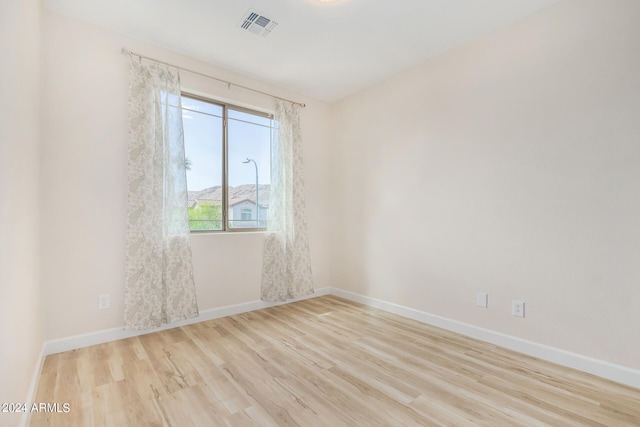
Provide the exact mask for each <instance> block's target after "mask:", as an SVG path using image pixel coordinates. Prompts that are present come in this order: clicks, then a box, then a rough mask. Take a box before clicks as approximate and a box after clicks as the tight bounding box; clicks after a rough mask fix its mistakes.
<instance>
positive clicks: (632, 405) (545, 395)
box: [30, 296, 640, 427]
mask: <svg viewBox="0 0 640 427" xmlns="http://www.w3.org/2000/svg"><path fill="white" fill-rule="evenodd" d="M36 400H37V401H38V402H51V403H59V404H63V403H69V405H70V407H71V411H70V412H69V413H51V412H42V413H34V414H32V417H31V424H30V425H31V426H32V427H52V426H54V427H55V426H65V427H68V426H82V427H90V426H104V427H111V426H117V427H122V426H158V427H185V426H196V427H199V426H231V427H242V426H305V427H306V426H327V427H333V426H374V427H375V426H478V425H485V426H527V427H528V426H639V425H640V390H637V389H634V388H631V387H627V386H624V385H620V384H616V383H614V382H611V381H607V380H604V379H602V378H598V377H595V376H592V375H588V374H585V373H582V372H578V371H574V370H571V369H568V368H565V367H562V366H558V365H554V364H551V363H548V362H545V361H542V360H539V359H535V358H533V357H530V356H526V355H522V354H518V353H515V352H513V351H510V350H507V349H503V348H500V347H496V346H495V345H492V344H490V343H486V342H482V341H478V340H475V339H472V338H468V337H464V336H461V335H458V334H455V333H453V332H450V331H445V330H442V329H438V328H435V327H431V326H429V325H425V324H422V323H419V322H417V321H414V320H410V319H406V318H403V317H400V316H396V315H393V314H390V313H387V312H383V311H380V310H377V309H374V308H371V307H366V306H363V305H360V304H356V303H353V302H351V301H347V300H344V299H341V298H337V297H334V296H326V297H318V298H313V299H309V300H305V301H300V302H296V303H291V304H287V305H282V306H277V307H272V308H268V309H264V310H258V311H254V312H250V313H244V314H239V315H236V316H230V317H226V318H221V319H215V320H210V321H206V322H202V323H198V324H194V325H189V326H185V327H180V328H174V329H170V330H166V331H161V332H155V333H152V334H147V335H142V336H139V337H134V338H129V339H126V340H121V341H116V342H111V343H106V344H101V345H97V346H93V347H87V348H83V349H80V350H74V351H70V352H65V353H60V354H54V355H50V356H47V358H46V359H45V361H44V364H43V368H42V372H41V375H40V382H39V386H38V390H37V393H36Z"/></svg>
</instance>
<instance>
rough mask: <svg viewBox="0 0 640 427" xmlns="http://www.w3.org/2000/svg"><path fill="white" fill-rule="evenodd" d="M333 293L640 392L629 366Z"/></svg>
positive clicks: (639, 379)
mask: <svg viewBox="0 0 640 427" xmlns="http://www.w3.org/2000/svg"><path fill="white" fill-rule="evenodd" d="M330 293H331V294H332V295H335V296H337V297H341V298H345V299H348V300H350V301H354V302H358V303H361V304H364V305H367V306H369V307H373V308H378V309H381V310H384V311H387V312H389V313H394V314H398V315H400V316H403V317H407V318H410V319H413V320H417V321H419V322H422V323H426V324H429V325H433V326H437V327H439V328H442V329H446V330H448V331H452V332H457V333H459V334H462V335H465V336H468V337H471V338H476V339H479V340H482V341H485V342H488V343H491V344H495V345H497V346H500V347H505V348H508V349H510V350H514V351H517V352H519V353H524V354H526V355H529V356H533V357H537V358H538V359H543V360H547V361H549V362H553V363H556V364H558V365H562V366H566V367H568V368H573V369H577V370H579V371H582V372H587V373H589V374H593V375H597V376H599V377H602V378H606V379H609V380H612V381H615V382H618V383H621V384H626V385H628V386H631V387H635V388H638V389H640V371H639V370H637V369H632V368H627V367H626V366H622V365H616V364H614V363H610V362H606V361H604V360H599V359H594V358H591V357H587V356H583V355H581V354H577V353H572V352H569V351H566V350H562V349H559V348H555V347H550V346H547V345H544V344H538V343H535V342H531V341H527V340H524V339H521V338H516V337H513V336H510V335H506V334H502V333H500V332H495V331H492V330H489V329H484V328H480V327H477V326H473V325H469V324H467V323H462V322H458V321H455V320H451V319H447V318H445V317H441V316H437V315H434V314H429V313H426V312H423V311H419V310H415V309H412V308H409V307H404V306H402V305H398V304H394V303H390V302H386V301H382V300H379V299H375V298H371V297H367V296H364V295H359V294H356V293H353V292H348V291H344V290H341V289H335V288H331V290H330Z"/></svg>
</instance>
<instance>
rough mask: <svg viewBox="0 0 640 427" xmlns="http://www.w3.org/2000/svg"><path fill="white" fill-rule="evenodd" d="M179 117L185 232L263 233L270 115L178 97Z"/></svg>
mask: <svg viewBox="0 0 640 427" xmlns="http://www.w3.org/2000/svg"><path fill="white" fill-rule="evenodd" d="M182 118H183V126H184V145H185V168H186V170H187V190H188V195H189V197H188V199H189V201H188V203H189V205H188V208H189V224H190V228H191V231H207V230H214V231H241V230H244V231H247V230H256V229H264V228H265V227H266V218H267V212H268V209H269V189H270V179H271V140H272V138H273V137H274V129H275V122H274V120H273V117H272V116H271V115H269V114H266V113H262V112H259V111H252V110H248V109H245V108H240V107H235V106H232V105H227V104H224V103H220V102H215V101H211V100H207V99H203V98H199V97H196V96H193V95H188V94H183V95H182Z"/></svg>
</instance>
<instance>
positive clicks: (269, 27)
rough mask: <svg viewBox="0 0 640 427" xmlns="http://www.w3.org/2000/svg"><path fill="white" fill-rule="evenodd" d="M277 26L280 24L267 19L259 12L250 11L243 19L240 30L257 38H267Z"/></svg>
mask: <svg viewBox="0 0 640 427" xmlns="http://www.w3.org/2000/svg"><path fill="white" fill-rule="evenodd" d="M277 25H278V23H277V22H275V21H274V20H273V19H271V18H267V17H266V16H264V15H263V14H261V13H259V12H256V11H255V10H252V9H249V10H248V11H247V13H245V15H244V18H243V19H242V23H241V24H240V28H242V29H243V30H247V31H249V32H250V33H253V34H255V35H257V36H262V37H267V36H268V35H269V34H271V32H272V31H273V29H274V28H275V27H276V26H277Z"/></svg>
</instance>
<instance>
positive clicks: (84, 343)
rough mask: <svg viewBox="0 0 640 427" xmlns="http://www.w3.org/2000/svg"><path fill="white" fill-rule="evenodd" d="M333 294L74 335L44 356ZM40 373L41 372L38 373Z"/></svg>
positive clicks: (48, 346) (49, 344)
mask: <svg viewBox="0 0 640 427" xmlns="http://www.w3.org/2000/svg"><path fill="white" fill-rule="evenodd" d="M330 293H331V288H321V289H316V290H315V291H314V293H313V294H311V295H306V296H304V297H301V298H297V299H293V300H289V301H287V302H265V301H260V300H256V301H249V302H245V303H241V304H236V305H228V306H225V307H218V308H212V309H209V310H202V311H201V312H200V315H199V316H198V317H195V318H193V319H187V320H181V321H179V322H174V323H171V324H168V325H163V326H161V327H159V328H156V329H150V330H145V331H131V330H126V329H124V327H119V328H113V329H104V330H102V331H96V332H89V333H86V334H81V335H74V336H71V337H66V338H61V339H57V340H51V341H46V342H45V343H44V355H45V356H46V355H49V354H55V353H62V352H63V351H69V350H75V349H78V348H83V347H89V346H91V345H96V344H102V343H106V342H110V341H117V340H121V339H125V338H131V337H136V336H139V335H145V334H150V333H152V332H158V331H164V330H167V329H172V328H177V327H180V326H186V325H191V324H194V323H199V322H204V321H207V320H211V319H218V318H220V317H226V316H233V315H234V314H241V313H247V312H249V311H254V310H260V309H262V308H268V307H275V306H277V305H282V304H288V303H290V302H295V301H302V300H305V299H309V298H314V297H319V296H323V295H328V294H330ZM38 372H39V371H38Z"/></svg>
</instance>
